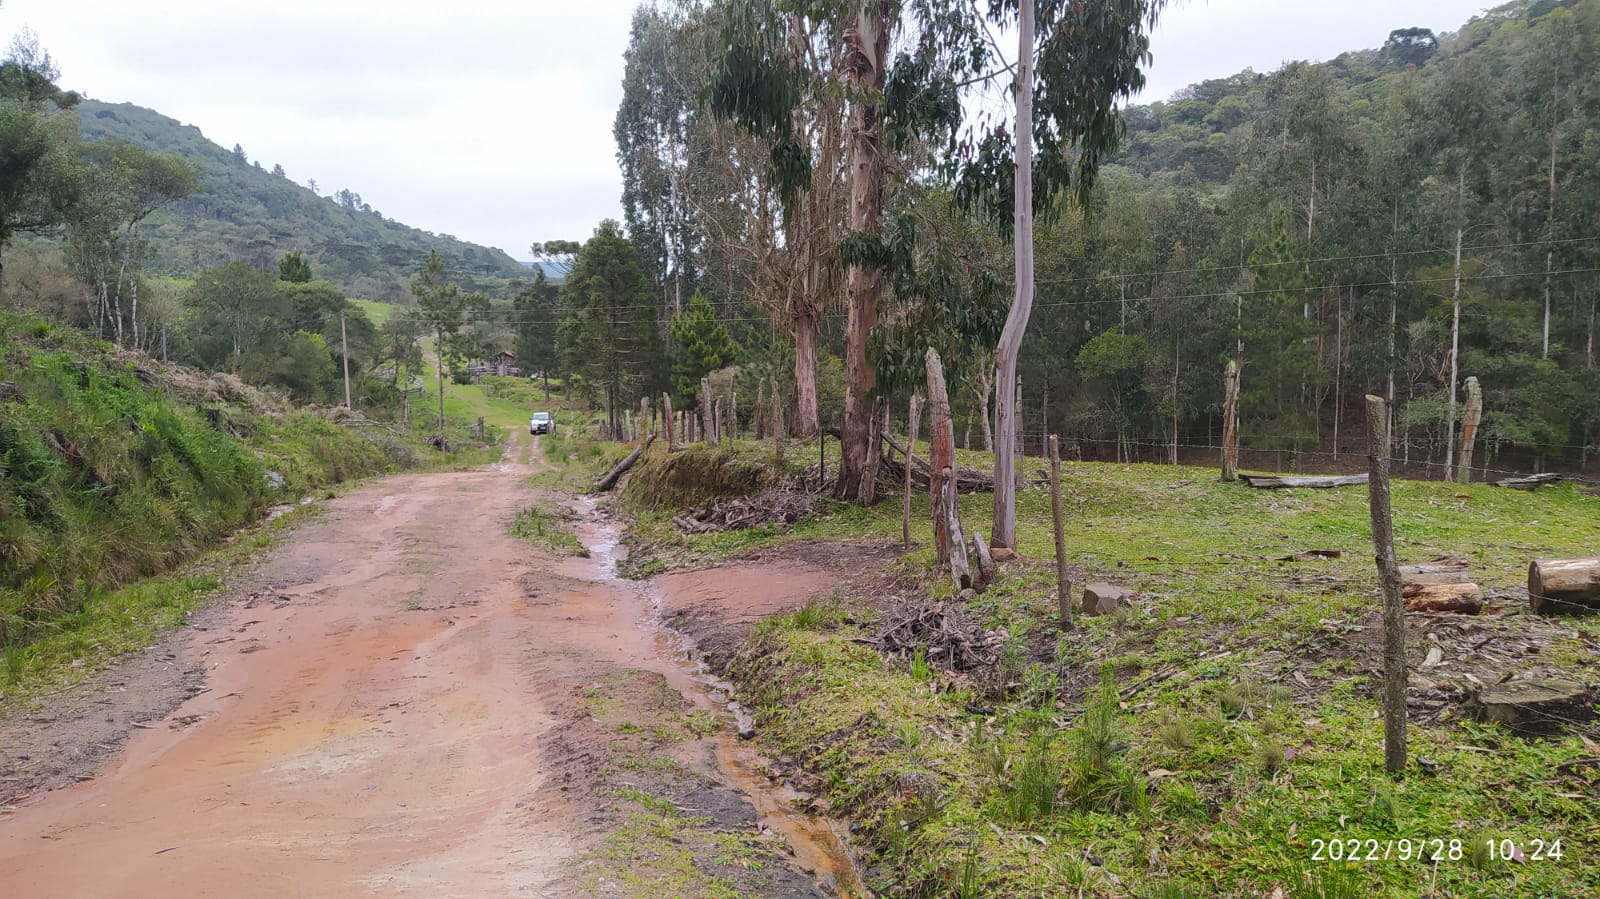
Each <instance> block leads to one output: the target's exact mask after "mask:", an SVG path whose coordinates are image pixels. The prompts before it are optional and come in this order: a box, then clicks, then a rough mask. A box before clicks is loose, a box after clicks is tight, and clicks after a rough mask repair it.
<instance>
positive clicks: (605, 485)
mask: <svg viewBox="0 0 1600 899" xmlns="http://www.w3.org/2000/svg"><path fill="white" fill-rule="evenodd" d="M655 440H656V435H654V434H651V435H650V436H649V437H646V438H645V439H644V442H643V443H641V444H639V445H638V446H637V447H635V448H634V450H633V452H631V453H629V454H628V456H627V458H625V459H623V460H622V461H621V462H618V463H617V467H616V468H613V469H611V472H610V473H609V474H607V475H606V476H605V477H603V478H601V479H600V482H599V483H598V484H595V485H594V492H596V493H604V492H606V491H607V490H610V489H611V488H612V487H615V486H617V479H618V478H620V477H622V475H623V474H624V473H625V472H627V470H628V469H630V468H632V467H633V463H635V462H637V461H639V457H640V456H642V455H644V451H645V450H647V449H649V448H650V444H652V443H654V442H655Z"/></svg>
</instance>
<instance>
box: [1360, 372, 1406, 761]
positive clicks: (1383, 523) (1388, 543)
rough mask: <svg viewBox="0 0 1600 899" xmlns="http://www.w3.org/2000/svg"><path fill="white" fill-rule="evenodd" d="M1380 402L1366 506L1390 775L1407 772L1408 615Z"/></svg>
mask: <svg viewBox="0 0 1600 899" xmlns="http://www.w3.org/2000/svg"><path fill="white" fill-rule="evenodd" d="M1386 406H1387V404H1386V403H1385V402H1384V401H1383V399H1382V398H1381V397H1376V396H1372V395H1370V394H1369V395H1368V396H1367V466H1368V468H1369V470H1370V474H1371V477H1370V478H1369V479H1368V481H1367V497H1368V505H1369V507H1370V510H1371V513H1372V548H1373V555H1374V558H1375V559H1376V560H1377V564H1378V580H1379V581H1380V582H1381V583H1382V584H1383V764H1384V767H1385V768H1386V769H1387V770H1388V771H1389V773H1390V774H1398V773H1400V772H1402V771H1404V770H1405V767H1406V614H1405V606H1404V605H1402V597H1401V595H1400V593H1401V587H1400V565H1399V563H1398V562H1396V561H1395V557H1394V520H1393V518H1392V517H1391V514H1390V511H1389V413H1388V410H1387V408H1386Z"/></svg>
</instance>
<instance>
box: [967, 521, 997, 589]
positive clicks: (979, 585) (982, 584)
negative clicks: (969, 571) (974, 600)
mask: <svg viewBox="0 0 1600 899" xmlns="http://www.w3.org/2000/svg"><path fill="white" fill-rule="evenodd" d="M971 542H972V552H973V554H974V555H976V556H977V557H978V577H977V578H976V579H975V580H974V581H973V582H972V589H974V590H976V591H978V592H979V593H982V592H983V591H985V590H987V589H989V585H990V584H992V583H994V556H991V555H989V544H987V543H985V542H983V538H982V537H979V536H978V535H977V534H973V535H972V541H971Z"/></svg>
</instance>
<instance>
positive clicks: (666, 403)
mask: <svg viewBox="0 0 1600 899" xmlns="http://www.w3.org/2000/svg"><path fill="white" fill-rule="evenodd" d="M661 409H662V412H661V423H662V425H663V426H664V427H665V428H666V430H667V449H668V450H669V451H670V450H672V449H673V448H675V447H676V446H677V445H678V439H677V438H678V435H676V434H674V433H673V425H674V424H675V422H674V421H673V417H672V395H671V394H669V393H667V392H666V391H665V390H663V391H661Z"/></svg>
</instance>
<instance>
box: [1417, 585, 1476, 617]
mask: <svg viewBox="0 0 1600 899" xmlns="http://www.w3.org/2000/svg"><path fill="white" fill-rule="evenodd" d="M1400 595H1401V596H1402V597H1403V598H1404V599H1405V605H1406V611H1407V612H1460V613H1461V614H1463V615H1476V614H1478V613H1479V612H1482V611H1483V591H1482V590H1480V589H1478V585H1477V584H1471V583H1468V584H1406V585H1405V586H1404V587H1402V588H1401V589H1400Z"/></svg>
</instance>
